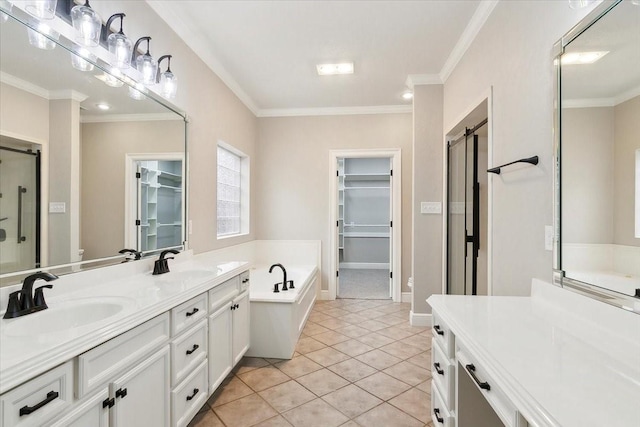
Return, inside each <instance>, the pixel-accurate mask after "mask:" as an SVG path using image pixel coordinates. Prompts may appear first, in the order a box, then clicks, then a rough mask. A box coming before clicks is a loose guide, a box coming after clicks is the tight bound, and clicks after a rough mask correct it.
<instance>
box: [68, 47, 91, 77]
mask: <svg viewBox="0 0 640 427" xmlns="http://www.w3.org/2000/svg"><path fill="white" fill-rule="evenodd" d="M97 60H98V57H97V56H96V55H94V54H92V53H91V52H89V51H88V50H87V49H85V48H82V47H81V48H79V49H78V50H76V52H71V65H72V66H73V68H75V69H76V70H78V71H93V68H94V65H93V63H94V62H96V61H97ZM89 61H92V62H89Z"/></svg>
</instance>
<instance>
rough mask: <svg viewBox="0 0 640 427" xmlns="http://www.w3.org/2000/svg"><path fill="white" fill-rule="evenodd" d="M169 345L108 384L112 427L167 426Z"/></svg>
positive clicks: (168, 420)
mask: <svg viewBox="0 0 640 427" xmlns="http://www.w3.org/2000/svg"><path fill="white" fill-rule="evenodd" d="M169 379H170V372H169V346H168V345H167V346H165V347H163V348H162V349H161V350H159V351H158V352H156V353H154V354H152V355H151V356H150V357H149V358H148V359H146V360H144V361H142V362H141V363H140V364H139V365H137V366H135V367H134V368H133V369H131V370H130V371H129V372H127V373H126V374H125V375H123V376H122V377H120V378H119V379H118V380H116V381H114V382H113V383H111V384H110V396H112V397H115V400H116V401H115V405H114V407H113V408H112V409H111V410H112V413H111V416H112V418H111V427H123V426H132V427H162V426H167V427H168V426H169V422H170V418H169V408H170V401H169V387H170V385H169Z"/></svg>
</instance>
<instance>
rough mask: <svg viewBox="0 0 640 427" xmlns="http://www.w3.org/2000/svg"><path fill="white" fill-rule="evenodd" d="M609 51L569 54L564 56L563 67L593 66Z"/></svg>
mask: <svg viewBox="0 0 640 427" xmlns="http://www.w3.org/2000/svg"><path fill="white" fill-rule="evenodd" d="M607 53H609V51H604V52H569V53H565V54H564V55H562V59H561V64H562V65H584V64H593V63H594V62H596V61H597V60H599V59H600V58H602V57H603V56H605V55H606V54H607Z"/></svg>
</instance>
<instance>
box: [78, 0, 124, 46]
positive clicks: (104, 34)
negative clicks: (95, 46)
mask: <svg viewBox="0 0 640 427" xmlns="http://www.w3.org/2000/svg"><path fill="white" fill-rule="evenodd" d="M88 5H89V0H87V6H88ZM125 16H127V15H125V14H124V13H114V14H113V15H111V16H110V17H109V19H107V23H106V24H105V31H103V32H102V41H103V42H106V41H107V38H108V37H109V31H111V23H112V22H113V21H114V20H116V19H118V18H120V31H118V34H123V35H124V33H123V32H122V22H123V21H124V17H125Z"/></svg>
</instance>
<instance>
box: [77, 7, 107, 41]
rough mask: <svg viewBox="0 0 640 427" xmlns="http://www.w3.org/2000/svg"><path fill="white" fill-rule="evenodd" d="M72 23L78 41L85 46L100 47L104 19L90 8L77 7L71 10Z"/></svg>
mask: <svg viewBox="0 0 640 427" xmlns="http://www.w3.org/2000/svg"><path fill="white" fill-rule="evenodd" d="M71 22H72V23H73V28H75V30H76V41H77V42H78V43H80V44H81V45H83V46H98V43H99V42H100V32H101V31H102V19H100V16H98V14H97V13H96V12H95V11H94V10H93V9H91V8H90V7H89V6H82V5H77V6H74V7H73V9H71Z"/></svg>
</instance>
